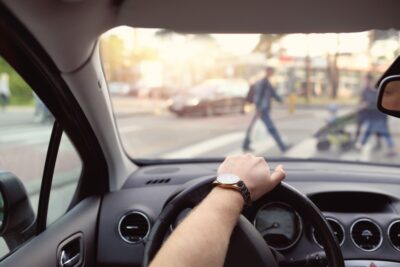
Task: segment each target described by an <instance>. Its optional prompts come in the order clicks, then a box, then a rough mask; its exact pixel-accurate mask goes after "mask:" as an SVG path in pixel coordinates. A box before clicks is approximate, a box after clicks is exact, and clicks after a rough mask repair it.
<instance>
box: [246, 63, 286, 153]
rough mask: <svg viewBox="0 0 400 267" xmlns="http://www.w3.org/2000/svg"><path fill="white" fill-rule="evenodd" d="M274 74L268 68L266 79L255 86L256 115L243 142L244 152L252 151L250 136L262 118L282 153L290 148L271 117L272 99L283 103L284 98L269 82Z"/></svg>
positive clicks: (271, 69) (272, 70)
mask: <svg viewBox="0 0 400 267" xmlns="http://www.w3.org/2000/svg"><path fill="white" fill-rule="evenodd" d="M274 72H275V70H274V69H273V68H271V67H267V68H266V70H265V77H264V78H262V79H261V80H259V81H257V82H256V83H255V84H254V96H253V103H254V104H255V106H256V113H255V114H254V116H253V118H252V120H251V122H250V125H249V127H248V128H247V131H246V137H245V139H244V142H243V150H244V151H251V148H250V143H251V140H250V136H251V132H252V130H253V127H254V124H255V122H256V121H257V119H258V118H260V119H261V120H262V121H263V123H264V125H265V127H266V128H267V130H268V132H269V133H270V134H271V136H272V137H273V138H274V140H275V142H276V143H277V145H278V147H279V149H280V150H281V151H282V152H285V151H286V150H287V149H288V146H287V145H286V144H285V143H284V142H283V140H282V138H281V136H280V135H279V132H278V130H277V129H276V127H275V125H274V122H273V121H272V119H271V116H270V111H271V104H272V103H271V102H272V99H275V100H276V101H278V102H283V100H282V98H281V97H280V96H279V95H278V94H277V93H276V91H275V88H274V87H273V86H272V85H271V83H270V81H269V80H270V78H271V77H272V75H273V74H274Z"/></svg>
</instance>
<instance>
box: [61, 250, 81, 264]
mask: <svg viewBox="0 0 400 267" xmlns="http://www.w3.org/2000/svg"><path fill="white" fill-rule="evenodd" d="M80 257H81V253H76V254H75V255H68V254H67V252H66V251H65V250H61V256H60V261H59V263H58V265H59V266H60V267H73V266H75V265H76V264H77V263H78V262H79V260H80Z"/></svg>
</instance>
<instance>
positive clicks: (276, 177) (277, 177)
mask: <svg viewBox="0 0 400 267" xmlns="http://www.w3.org/2000/svg"><path fill="white" fill-rule="evenodd" d="M285 177H286V173H285V170H284V169H283V166H282V165H278V166H276V168H275V170H274V172H273V173H272V175H271V180H272V182H273V183H274V185H277V184H278V183H280V182H281V181H282V180H283V179H285Z"/></svg>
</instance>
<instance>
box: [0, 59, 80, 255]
mask: <svg viewBox="0 0 400 267" xmlns="http://www.w3.org/2000/svg"><path fill="white" fill-rule="evenodd" d="M53 123H54V118H53V116H52V114H51V113H50V112H49V110H48V109H47V107H46V106H45V105H44V103H43V102H42V101H41V100H40V99H39V98H38V97H37V96H36V95H35V94H34V92H33V91H32V89H31V88H30V87H29V85H28V84H27V83H26V82H25V81H24V80H23V79H22V78H21V77H20V76H19V75H18V74H17V72H16V71H15V70H14V69H13V68H12V67H11V66H10V65H9V64H8V63H7V62H6V61H5V60H4V59H3V58H2V57H0V176H1V175H3V176H4V174H7V173H12V174H13V175H14V176H15V177H17V179H18V180H19V181H21V182H22V184H23V185H24V187H25V189H26V191H27V196H28V199H29V201H30V203H31V206H32V211H30V212H29V214H31V218H33V219H34V218H35V217H37V211H38V203H39V196H40V194H41V192H40V190H41V185H42V177H43V171H44V166H45V161H46V156H47V150H48V147H49V143H50V136H51V133H52V128H53ZM81 169H82V163H81V160H80V158H79V156H78V153H77V152H76V150H75V148H74V147H73V145H72V144H71V142H70V141H69V139H68V137H67V136H66V135H65V134H63V136H62V139H61V143H60V147H59V151H58V156H57V160H56V166H55V170H54V175H53V182H52V187H51V191H50V201H49V207H48V216H47V225H49V224H50V223H52V222H54V221H55V220H56V219H58V218H59V217H61V216H62V215H63V214H64V213H65V212H66V211H67V209H68V207H69V205H70V202H71V199H72V198H73V196H74V193H75V190H76V185H77V183H78V180H79V177H80V173H81ZM1 193H2V194H3V193H4V192H1ZM11 193H12V192H11ZM2 210H3V209H2ZM7 212H8V211H7V210H6V211H5V213H6V214H7ZM0 225H1V224H0ZM32 233H33V234H34V231H32ZM5 240H6V239H3V238H0V257H2V256H4V255H6V254H7V253H8V252H9V251H10V250H13V249H14V248H15V247H17V246H16V245H15V244H20V243H21V242H23V241H24V240H25V239H23V240H22V241H21V240H18V241H15V242H14V241H13V243H14V245H13V246H11V245H10V244H11V243H10V242H5ZM6 243H7V244H6Z"/></svg>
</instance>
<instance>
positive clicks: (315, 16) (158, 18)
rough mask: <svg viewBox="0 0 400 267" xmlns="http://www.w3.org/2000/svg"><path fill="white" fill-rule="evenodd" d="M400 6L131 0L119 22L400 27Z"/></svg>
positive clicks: (221, 27) (234, 27)
mask: <svg viewBox="0 0 400 267" xmlns="http://www.w3.org/2000/svg"><path fill="white" fill-rule="evenodd" d="M383 3H384V4H383ZM399 8H400V1H396V0H387V1H384V2H382V1H380V0H352V1H348V0H338V1H321V0H318V1H317V0H301V1H293V0H247V1H240V0H218V1H215V0H202V1H188V0H169V1H163V0H135V1H129V0H125V1H121V6H120V11H119V13H118V20H117V23H119V24H121V25H129V26H135V27H144V28H167V29H170V30H174V31H178V32H191V33H322V32H358V31H364V30H370V29H389V28H399V26H400V25H399V24H400V20H399V19H398V10H399Z"/></svg>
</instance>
